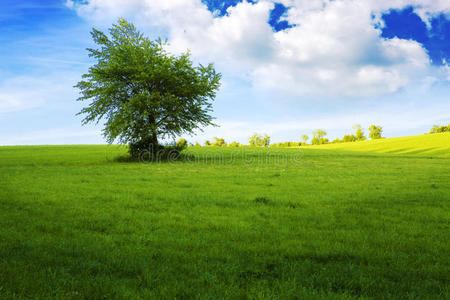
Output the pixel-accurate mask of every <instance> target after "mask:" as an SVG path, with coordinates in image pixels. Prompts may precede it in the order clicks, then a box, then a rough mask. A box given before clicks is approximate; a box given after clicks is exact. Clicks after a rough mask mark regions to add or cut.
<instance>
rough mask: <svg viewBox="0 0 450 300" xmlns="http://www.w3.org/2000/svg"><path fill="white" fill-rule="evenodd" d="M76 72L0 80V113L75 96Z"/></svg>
mask: <svg viewBox="0 0 450 300" xmlns="http://www.w3.org/2000/svg"><path fill="white" fill-rule="evenodd" d="M77 77H78V74H73V73H68V72H65V73H58V74H48V75H46V76H15V77H11V78H7V79H5V80H3V81H0V114H4V113H11V112H17V111H23V110H28V109H36V108H39V107H42V106H45V105H53V106H57V105H58V103H59V105H62V104H63V103H61V99H64V98H69V99H70V98H76V95H75V91H74V89H73V85H74V83H75V82H76V81H75V78H77Z"/></svg>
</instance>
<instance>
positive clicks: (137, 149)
mask: <svg viewBox="0 0 450 300" xmlns="http://www.w3.org/2000/svg"><path fill="white" fill-rule="evenodd" d="M186 147H187V142H186V143H181V144H178V143H174V144H167V145H156V146H154V145H153V144H150V143H149V142H148V141H140V142H138V143H133V144H130V147H129V152H130V155H131V157H132V159H134V160H139V161H141V162H157V161H163V160H177V159H179V158H180V156H181V151H183V150H184V149H185V148H186Z"/></svg>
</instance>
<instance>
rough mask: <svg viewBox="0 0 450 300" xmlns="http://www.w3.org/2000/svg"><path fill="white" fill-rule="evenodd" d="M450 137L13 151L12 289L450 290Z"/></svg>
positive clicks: (124, 294)
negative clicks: (181, 149)
mask: <svg viewBox="0 0 450 300" xmlns="http://www.w3.org/2000/svg"><path fill="white" fill-rule="evenodd" d="M449 138H450V133H446V134H436V135H424V136H418V137H408V138H399V139H384V140H381V141H374V142H371V141H368V142H361V143H349V144H340V145H325V146H319V147H304V148H285V149H279V148H270V149H259V148H215V149H214V148H212V147H208V148H205V147H201V148H196V147H193V148H188V149H187V150H185V152H186V153H185V155H186V156H185V157H186V159H184V160H183V161H178V162H163V163H150V164H148V163H137V162H133V163H130V162H119V161H118V160H117V159H116V158H117V157H119V156H121V155H124V154H125V153H126V148H125V147H123V146H114V145H111V146H17V147H0V299H16V298H18V299H25V298H26V299H30V298H31V299H34V298H39V299H44V298H45V299H52V298H53V299H83V298H86V299H100V298H107V299H111V298H116V299H139V298H143V299H149V298H164V299H174V298H177V299H178V298H180V299H195V298H199V299H200V298H201V299H205V298H209V299H220V298H227V299H247V298H250V299H276V298H279V299H292V298H294V299H295V298H298V299H444V298H445V297H446V296H448V294H449V281H450V276H449V270H450V262H449V253H450V245H449V232H450V231H449V221H450V218H449V217H450V214H449V212H450V210H449V204H450V150H449V147H450V142H449ZM424 139H429V140H432V142H430V141H428V142H427V141H424ZM424 143H425V144H424ZM427 143H428V144H427ZM331 148H335V149H331ZM431 148H432V149H431ZM353 150H356V151H353ZM381 152H385V153H381ZM388 152H395V153H388Z"/></svg>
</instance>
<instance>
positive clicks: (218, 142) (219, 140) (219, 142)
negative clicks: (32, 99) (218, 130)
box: [211, 136, 227, 147]
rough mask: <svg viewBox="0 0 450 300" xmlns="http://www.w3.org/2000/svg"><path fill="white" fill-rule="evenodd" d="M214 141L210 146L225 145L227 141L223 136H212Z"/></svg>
mask: <svg viewBox="0 0 450 300" xmlns="http://www.w3.org/2000/svg"><path fill="white" fill-rule="evenodd" d="M213 139H214V141H213V142H212V143H211V146H216V147H226V146H227V143H226V142H225V139H224V138H218V137H216V136H215V137H214V138H213Z"/></svg>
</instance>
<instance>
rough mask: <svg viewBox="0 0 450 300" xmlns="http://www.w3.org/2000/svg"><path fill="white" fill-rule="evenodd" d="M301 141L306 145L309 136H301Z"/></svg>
mask: <svg viewBox="0 0 450 300" xmlns="http://www.w3.org/2000/svg"><path fill="white" fill-rule="evenodd" d="M302 140H303V143H305V144H306V142H307V141H308V140H309V136H308V135H306V134H302Z"/></svg>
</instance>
